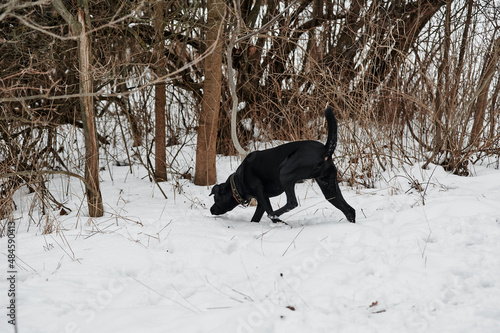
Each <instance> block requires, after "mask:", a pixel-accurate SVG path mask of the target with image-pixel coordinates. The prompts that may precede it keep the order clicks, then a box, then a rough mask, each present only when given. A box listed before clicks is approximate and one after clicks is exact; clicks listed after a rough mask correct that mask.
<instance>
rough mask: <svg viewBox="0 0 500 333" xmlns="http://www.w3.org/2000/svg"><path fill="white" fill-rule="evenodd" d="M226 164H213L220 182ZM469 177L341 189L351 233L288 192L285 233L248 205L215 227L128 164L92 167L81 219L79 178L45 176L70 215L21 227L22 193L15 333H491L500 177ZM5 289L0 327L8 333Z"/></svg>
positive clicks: (414, 171) (191, 190) (308, 199)
mask: <svg viewBox="0 0 500 333" xmlns="http://www.w3.org/2000/svg"><path fill="white" fill-rule="evenodd" d="M237 165H238V162H237V161H235V159H230V158H222V157H221V158H219V160H218V179H219V181H224V180H225V179H226V177H227V176H228V175H229V174H230V173H231V172H232V171H234V170H235V169H236V167H237ZM473 171H474V172H473V173H474V175H473V176H472V177H458V176H454V175H451V174H448V173H446V172H444V171H443V170H442V169H441V168H440V167H436V166H432V167H431V168H429V170H422V169H421V168H420V167H419V166H418V165H417V166H414V167H412V168H409V167H408V168H407V170H406V171H405V172H400V173H399V176H398V175H397V174H396V173H395V172H393V173H392V174H386V175H384V178H383V180H382V181H380V182H379V184H378V186H377V188H375V189H358V190H354V189H349V188H347V187H345V186H342V190H343V193H344V196H345V198H346V200H347V201H348V202H349V203H350V204H351V205H352V206H353V207H354V208H356V210H357V223H356V224H351V223H348V222H347V221H346V220H345V218H344V216H343V214H342V213H341V212H340V211H338V210H336V209H335V208H334V207H333V206H331V205H330V204H329V203H327V202H326V201H325V200H324V199H323V197H322V195H321V192H320V190H319V188H318V187H317V185H316V184H313V183H311V182H306V183H303V184H298V185H297V195H298V198H299V202H300V206H299V207H297V208H296V209H295V210H293V211H291V212H290V213H288V214H286V215H284V216H283V217H284V219H285V220H286V221H287V223H289V224H290V227H288V226H283V225H282V226H276V225H273V224H272V223H270V221H269V220H268V219H265V218H263V220H262V222H261V223H250V222H249V221H250V218H251V217H252V214H253V209H254V208H252V207H250V208H246V209H244V208H241V207H238V208H237V209H235V210H234V211H232V212H230V213H228V214H226V215H224V216H222V217H214V216H211V215H210V212H209V208H210V206H211V204H212V202H213V199H212V198H211V197H209V196H208V194H209V193H210V192H209V191H210V189H209V188H206V187H198V186H195V185H193V184H192V183H191V182H189V181H187V180H178V181H169V182H167V183H163V184H161V187H162V188H163V190H164V192H165V194H166V195H167V196H168V199H167V200H165V198H164V197H163V195H162V194H161V192H160V191H159V189H158V187H157V186H156V185H154V184H152V183H150V182H149V180H148V178H147V177H146V175H147V173H146V171H145V170H144V169H143V168H142V167H139V166H133V167H132V173H130V169H129V167H128V166H122V167H118V166H114V167H113V168H111V169H110V170H105V171H103V172H101V177H102V180H103V182H102V188H101V189H102V194H103V197H104V201H105V210H106V215H105V217H103V218H98V219H89V218H87V217H85V216H83V215H78V213H77V212H78V208H80V206H81V205H82V203H83V205H85V201H84V200H82V199H83V198H82V196H83V194H82V193H83V192H82V189H81V185H80V184H79V183H78V181H74V180H72V181H71V182H70V183H69V185H68V181H67V180H66V179H63V178H58V177H55V178H54V180H53V181H52V183H51V187H52V188H53V189H56V190H58V191H59V192H60V195H61V198H62V199H64V200H67V205H68V206H70V208H71V209H72V212H70V213H69V215H58V213H59V212H51V214H49V215H48V217H43V219H42V226H36V225H34V222H33V221H32V222H31V226H30V227H29V228H28V223H29V221H30V219H31V218H30V216H29V215H30V214H29V206H27V205H28V203H29V201H28V200H26V199H28V198H30V195H31V194H27V193H20V194H19V198H18V199H19V202H20V203H21V204H20V206H19V213H18V214H19V216H18V217H20V218H19V219H18V220H17V223H18V231H17V234H16V244H17V248H16V251H17V252H16V254H17V264H18V274H17V280H18V281H17V290H16V291H17V320H18V328H19V332H21V333H29V332H37V333H38V332H120V333H127V332H133V333H136V332H180V333H183V332H245V333H247V332H269V333H271V332H287V333H289V332H290V333H292V332H300V333H304V332H492V333H493V332H500V171H499V170H497V169H495V168H494V167H489V168H487V167H485V166H476V169H475V170H473ZM412 179H414V180H418V181H419V183H420V184H421V186H422V189H423V190H425V194H424V193H423V192H419V191H418V190H417V189H415V188H412V187H411V184H409V180H412ZM68 186H69V195H67V196H66V194H64V192H66V191H68ZM283 200H284V197H280V198H276V200H274V201H273V203H274V205H276V206H278V205H282V204H283ZM23 203H24V204H23ZM424 203H425V204H424ZM23 205H24V206H23ZM82 211H86V208H84V209H83V210H82ZM31 215H33V213H32V214H31ZM33 220H34V221H35V222H36V223H39V219H38V216H36V217H34V219H33ZM43 221H45V222H46V221H49V222H50V221H55V223H56V227H57V231H54V232H53V233H51V234H42V229H43V223H44V222H43ZM0 242H1V247H0V252H2V253H3V254H6V253H7V245H6V238H5V237H4V238H2V239H1V240H0ZM3 257H4V256H3ZM2 265H3V267H6V266H7V265H6V259H5V260H4V264H2ZM5 271H6V269H5V268H4V269H3V270H2V274H4V272H5ZM7 289H8V283H7V281H6V279H5V278H2V279H1V281H0V293H1V295H2V297H0V302H1V303H0V306H1V308H2V309H4V310H3V311H2V320H1V322H0V332H13V331H14V330H13V327H12V326H11V325H9V324H8V323H7V319H8V317H6V316H5V313H6V312H7V310H6V307H7V305H8V303H7V302H8V300H7V297H4V296H5V295H7Z"/></svg>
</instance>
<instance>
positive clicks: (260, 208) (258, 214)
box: [252, 201, 266, 222]
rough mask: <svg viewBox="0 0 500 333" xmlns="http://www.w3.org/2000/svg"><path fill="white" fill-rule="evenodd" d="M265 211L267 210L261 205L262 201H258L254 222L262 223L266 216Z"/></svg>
mask: <svg viewBox="0 0 500 333" xmlns="http://www.w3.org/2000/svg"><path fill="white" fill-rule="evenodd" d="M265 211H266V210H265V209H264V206H263V205H262V204H261V203H260V201H258V202H257V209H256V210H255V213H254V214H253V217H252V222H260V219H261V218H262V215H264V212H265Z"/></svg>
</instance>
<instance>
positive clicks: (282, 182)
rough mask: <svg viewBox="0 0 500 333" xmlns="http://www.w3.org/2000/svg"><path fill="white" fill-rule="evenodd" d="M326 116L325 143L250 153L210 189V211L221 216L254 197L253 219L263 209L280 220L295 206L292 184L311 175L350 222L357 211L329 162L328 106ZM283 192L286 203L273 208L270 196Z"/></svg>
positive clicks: (331, 123)
mask: <svg viewBox="0 0 500 333" xmlns="http://www.w3.org/2000/svg"><path fill="white" fill-rule="evenodd" d="M325 117H326V120H327V122H328V140H327V142H326V144H325V145H323V144H322V143H320V142H317V141H296V142H291V143H287V144H284V145H281V146H278V147H275V148H271V149H266V150H262V151H255V152H253V153H250V154H249V155H248V156H247V157H246V158H245V160H243V162H242V163H241V165H240V166H239V167H238V169H237V170H236V172H235V173H234V176H233V175H231V176H230V177H229V178H228V179H227V180H226V182H225V183H222V184H219V185H215V186H214V187H213V188H212V193H211V195H214V199H215V203H214V205H213V206H212V207H211V208H210V212H211V213H212V214H213V215H221V214H224V213H227V212H228V211H230V210H232V209H234V208H235V207H236V206H238V205H239V204H245V203H247V202H248V200H249V199H250V198H255V199H257V203H258V205H257V210H256V211H255V214H254V215H253V217H252V222H259V221H260V219H261V218H262V215H264V212H266V213H267V216H268V217H269V218H270V219H271V220H272V221H273V222H280V221H281V220H280V219H279V216H280V215H281V214H283V213H286V212H288V211H290V210H292V209H293V208H295V207H297V205H298V204H297V198H296V197H295V183H297V182H298V181H300V180H303V179H311V178H314V179H315V180H316V182H317V183H318V184H319V187H320V188H321V191H322V192H323V194H324V196H325V198H326V199H327V200H328V201H329V202H330V203H331V204H332V205H334V206H335V207H337V208H338V209H340V210H341V211H342V212H343V213H344V215H345V216H346V218H347V220H348V221H349V222H353V223H354V222H355V221H356V211H355V210H354V208H352V207H351V206H349V204H348V203H347V202H346V201H345V200H344V198H343V197H342V193H341V192H340V188H339V184H338V182H337V168H336V167H335V165H334V164H333V161H332V154H333V151H334V150H335V147H336V146H337V121H336V119H335V116H334V115H333V110H332V108H331V107H328V108H327V109H326V110H325ZM231 177H233V180H231ZM231 182H233V188H232V186H231ZM283 192H285V194H286V199H287V202H286V205H285V206H283V207H281V208H280V209H277V210H273V208H272V207H271V202H270V201H269V198H270V197H275V196H278V195H280V194H281V193H283Z"/></svg>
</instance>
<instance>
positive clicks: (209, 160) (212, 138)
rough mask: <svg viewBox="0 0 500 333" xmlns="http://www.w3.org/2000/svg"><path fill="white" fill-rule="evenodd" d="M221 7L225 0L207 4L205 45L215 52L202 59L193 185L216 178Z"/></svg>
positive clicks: (210, 183) (220, 60)
mask: <svg viewBox="0 0 500 333" xmlns="http://www.w3.org/2000/svg"><path fill="white" fill-rule="evenodd" d="M224 6H225V3H224V1H222V0H211V1H208V3H207V8H208V16H207V37H206V41H207V46H211V45H213V44H216V47H215V50H214V52H212V53H211V54H210V55H209V56H208V57H207V58H206V59H205V66H204V71H205V81H204V83H203V99H202V104H201V114H200V120H199V125H198V143H197V146H196V170H195V181H194V182H195V184H196V185H212V184H215V182H216V181H217V172H216V167H215V152H216V151H215V148H216V139H217V124H218V118H219V108H220V100H221V80H222V39H221V36H220V32H221V31H222V22H223V17H224Z"/></svg>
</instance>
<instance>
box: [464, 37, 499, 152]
mask: <svg viewBox="0 0 500 333" xmlns="http://www.w3.org/2000/svg"><path fill="white" fill-rule="evenodd" d="M499 59H500V38H497V39H496V40H495V41H492V43H491V48H490V50H489V53H488V55H487V56H486V60H485V66H484V69H483V72H482V73H481V79H480V80H479V88H478V89H479V91H478V93H477V100H476V103H475V105H474V124H473V125H472V130H471V133H470V136H471V143H472V144H473V145H474V146H479V139H480V136H481V132H482V130H483V126H484V118H485V114H486V106H487V105H488V92H489V90H490V85H491V81H492V79H493V75H494V74H495V70H496V66H497V63H498V61H499Z"/></svg>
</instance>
